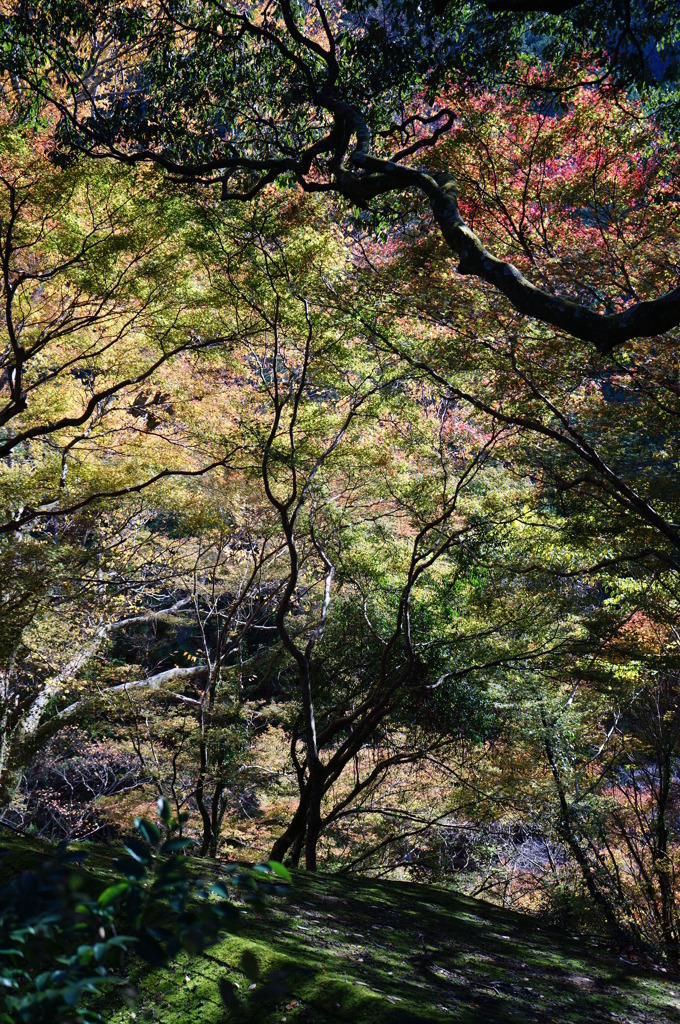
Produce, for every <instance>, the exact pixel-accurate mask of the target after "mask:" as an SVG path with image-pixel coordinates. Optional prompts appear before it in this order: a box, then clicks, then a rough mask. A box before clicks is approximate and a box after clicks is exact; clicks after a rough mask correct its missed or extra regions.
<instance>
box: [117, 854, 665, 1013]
mask: <svg viewBox="0 0 680 1024" xmlns="http://www.w3.org/2000/svg"><path fill="white" fill-rule="evenodd" d="M244 918H245V920H244V924H243V925H242V926H241V927H240V928H239V931H238V933H237V934H234V935H230V936H228V937H227V938H226V939H225V940H224V941H222V942H221V943H220V944H218V945H216V946H213V947H212V948H211V949H210V950H209V951H208V952H207V953H205V954H203V955H202V956H198V957H194V958H191V959H190V958H189V957H186V956H181V957H179V958H177V960H176V961H174V962H173V963H172V964H171V965H170V967H169V968H165V969H163V970H158V971H154V972H149V970H148V968H146V969H145V970H144V972H143V973H142V974H141V975H140V977H139V978H137V979H133V981H134V982H135V985H136V987H137V989H138V992H137V998H136V1000H135V1003H134V1005H131V1006H130V1008H129V1009H128V1008H125V1009H120V1010H117V1011H114V1012H112V1013H111V1014H110V1015H109V1016H108V1018H107V1019H108V1021H109V1022H110V1024H127V1022H129V1021H141V1020H148V1021H152V1020H153V1021H156V1022H158V1024H185V1022H187V1024H189V1022H190V1024H227V1022H232V1021H233V1022H234V1024H246V1022H251V1021H252V1022H257V1024H303V1022H304V1024H326V1022H328V1024H334V1022H347V1024H427V1022H435V1021H436V1022H439V1021H448V1022H450V1024H483V1022H486V1021H489V1022H508V1024H532V1022H536V1024H553V1022H559V1024H570V1022H573V1024H576V1022H578V1024H604V1022H625V1024H675V1022H678V1024H680V978H677V977H675V976H672V975H670V974H666V973H664V972H663V971H662V970H660V969H658V970H652V969H648V968H646V967H645V966H644V965H643V964H640V963H631V962H628V959H627V958H624V957H622V956H620V955H619V953H618V952H615V951H612V950H611V948H609V947H608V944H607V942H606V941H605V940H604V939H601V938H596V937H592V936H584V935H575V934H574V935H571V934H564V933H559V932H558V931H556V930H554V929H551V928H549V927H547V926H544V925H542V924H541V923H540V922H539V921H537V920H536V919H535V918H531V917H528V916H525V915H522V914H518V913H514V912H509V911H504V910H501V909H499V908H497V907H494V906H492V905H490V904H488V903H485V902H482V901H480V900H474V899H468V898H466V897H462V896H458V895H455V894H452V893H451V892H449V891H447V890H445V889H443V888H440V887H438V886H429V885H419V884H413V883H405V882H377V881H375V880H373V879H355V878H351V879H347V878H341V877H338V876H328V875H326V876H324V875H317V876H311V875H308V874H304V873H299V874H297V875H296V877H295V879H294V883H293V885H292V887H291V890H290V893H288V894H285V895H282V896H275V897H271V898H268V900H267V905H266V907H265V909H264V910H259V911H256V910H251V909H249V910H248V911H247V912H246V914H245V915H244ZM220 985H221V988H222V990H223V991H226V992H227V996H228V997H229V1003H230V1005H229V1006H228V1007H225V1003H224V1002H223V999H222V998H221V996H220Z"/></svg>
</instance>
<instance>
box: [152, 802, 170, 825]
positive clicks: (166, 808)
mask: <svg viewBox="0 0 680 1024" xmlns="http://www.w3.org/2000/svg"><path fill="white" fill-rule="evenodd" d="M156 812H157V814H158V817H159V818H160V819H161V821H163V822H165V824H166V825H167V824H169V822H170V818H171V817H172V810H171V808H170V804H169V803H168V801H167V800H166V799H165V797H164V796H159V798H158V802H157V803H156Z"/></svg>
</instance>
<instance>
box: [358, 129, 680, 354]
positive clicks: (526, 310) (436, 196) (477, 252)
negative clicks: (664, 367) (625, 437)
mask: <svg viewBox="0 0 680 1024" xmlns="http://www.w3.org/2000/svg"><path fill="white" fill-rule="evenodd" d="M350 160H351V162H352V163H353V164H357V163H358V164H359V165H360V166H362V167H363V168H364V170H365V173H364V174H363V175H359V176H357V175H356V174H353V173H352V172H345V173H344V174H342V175H341V176H340V180H339V188H340V191H342V192H343V194H345V195H346V196H347V198H349V199H350V200H352V201H354V202H357V203H359V204H361V203H363V204H365V203H366V202H367V201H368V200H370V199H372V198H375V197H377V196H379V195H385V194H386V193H388V192H393V191H401V190H404V189H407V188H415V189H418V191H420V192H422V193H423V194H424V195H425V196H427V198H428V200H429V202H430V206H431V209H432V213H433V215H434V219H435V221H436V222H437V224H438V226H439V228H440V230H441V233H442V235H443V237H444V240H445V241H446V243H447V244H448V246H449V248H450V249H451V250H452V251H453V252H454V253H455V254H456V255H457V257H458V260H459V263H458V271H459V273H461V274H469V275H471V276H474V277H478V278H479V279H480V280H482V281H486V282H487V284H490V285H492V286H493V287H494V288H495V289H496V290H497V291H499V292H501V293H502V294H503V295H505V297H506V298H507V299H508V300H509V301H510V302H511V304H512V305H513V306H514V307H515V309H516V310H517V311H518V312H520V313H522V314H523V315H525V316H528V317H531V318H532V319H534V320H540V321H541V322H542V323H545V324H549V325H550V326H551V327H556V328H558V329H559V330H562V331H564V332H565V333H566V334H569V335H571V337H573V338H578V339H579V340H581V341H586V342H588V343H590V344H591V345H593V346H594V348H596V349H597V351H598V352H600V353H602V354H603V355H607V354H609V353H610V352H611V351H612V350H613V349H614V348H616V347H617V346H619V345H622V344H623V343H624V342H626V341H630V340H632V339H633V338H652V337H656V336H657V335H659V334H665V333H666V331H670V330H672V329H673V328H675V327H677V326H678V325H680V287H679V288H674V289H673V290H672V291H669V292H666V294H665V295H661V296H659V298H657V299H649V300H645V301H643V302H637V303H635V304H634V305H633V306H630V307H629V308H628V309H625V310H622V311H621V312H620V313H597V312H596V311H595V310H592V309H589V308H588V307H587V306H583V305H581V304H580V303H578V302H575V301H574V300H573V299H569V298H566V297H564V296H560V295H553V294H551V293H550V292H546V291H544V290H543V289H542V288H537V287H536V285H534V284H532V283H531V281H529V280H528V279H527V278H526V277H524V275H523V274H522V273H521V271H519V270H518V269H517V267H515V266H513V265H512V264H511V263H508V262H506V261H505V260H501V259H499V258H498V257H497V256H494V255H493V253H491V252H489V250H488V249H487V248H486V247H485V245H484V243H483V242H482V240H481V239H480V238H479V236H478V235H476V234H475V232H474V231H473V230H472V229H471V228H470V227H468V225H467V224H466V223H465V221H464V220H463V218H462V216H461V214H460V210H459V208H458V193H457V187H456V184H455V179H454V177H453V175H451V174H443V173H440V172H436V171H432V172H430V171H427V170H422V169H418V168H412V167H405V166H403V165H402V164H398V163H395V162H394V161H390V160H380V159H377V158H376V157H371V156H366V155H365V151H364V149H363V143H360V145H359V146H358V148H357V149H356V150H355V151H354V153H353V154H352V155H351V157H350Z"/></svg>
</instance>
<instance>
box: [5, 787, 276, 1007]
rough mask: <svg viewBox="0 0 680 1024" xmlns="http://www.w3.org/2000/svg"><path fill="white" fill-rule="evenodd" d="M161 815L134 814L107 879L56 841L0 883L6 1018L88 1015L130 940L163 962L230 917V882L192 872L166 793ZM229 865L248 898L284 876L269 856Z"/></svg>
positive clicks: (219, 929) (206, 941) (233, 916)
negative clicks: (49, 854) (131, 830)
mask: <svg viewBox="0 0 680 1024" xmlns="http://www.w3.org/2000/svg"><path fill="white" fill-rule="evenodd" d="M158 816H159V823H158V824H155V823H154V822H152V821H148V820H146V819H140V818H135V830H136V835H134V836H131V837H129V838H128V839H126V840H125V841H124V848H125V855H124V856H123V857H121V858H119V859H117V860H116V861H115V862H114V865H113V868H114V872H115V874H113V876H111V875H109V878H108V882H109V884H107V885H106V886H105V887H104V888H101V886H97V879H96V877H95V876H94V875H92V874H87V873H86V872H85V871H83V869H82V861H83V859H84V856H85V855H84V854H83V853H81V852H80V851H79V852H77V853H75V852H71V851H69V850H68V849H67V848H66V846H65V845H62V846H60V847H58V849H57V852H56V856H55V857H54V859H53V860H52V861H51V862H50V863H48V864H45V865H43V866H41V867H39V868H37V869H35V870H27V871H24V872H23V873H22V874H21V875H20V876H19V877H17V878H15V879H13V880H12V881H10V882H9V883H7V884H6V885H4V886H3V887H2V889H0V907H1V908H2V909H1V910H0V1022H2V1024H65V1022H72V1021H73V1022H74V1021H78V1022H80V1024H94V1022H96V1021H99V1020H101V1017H100V1015H99V1013H98V1012H97V1009H96V999H95V997H96V996H97V995H99V994H101V993H102V991H103V990H104V989H106V988H107V986H110V985H111V984H113V983H115V982H116V981H118V980H119V979H118V977H117V976H116V975H115V973H112V971H113V969H115V968H116V967H120V965H121V963H122V959H123V956H124V954H125V953H126V952H127V951H128V950H132V951H134V952H135V954H136V955H138V956H139V957H141V958H143V959H144V960H146V961H147V962H148V963H150V964H151V965H153V966H160V965H162V964H164V963H166V962H167V961H168V959H169V958H171V957H172V956H174V955H175V954H176V953H177V952H178V951H179V950H180V949H184V950H187V951H188V952H190V953H191V954H198V953H200V952H201V951H202V950H203V949H204V948H205V947H206V946H208V945H210V944H211V943H213V942H215V941H216V940H217V938H219V936H220V935H221V934H222V933H223V932H224V931H225V930H226V929H227V928H230V927H234V925H235V923H236V921H237V919H238V910H237V909H236V907H235V906H234V904H233V902H232V899H231V898H230V893H229V891H228V889H227V886H226V885H225V884H224V883H223V882H217V883H215V884H209V883H206V882H205V881H203V880H202V879H200V878H198V877H196V873H195V869H194V868H193V867H192V865H191V862H190V861H189V860H188V858H187V856H186V854H185V851H186V849H187V847H188V846H190V845H191V842H192V841H191V840H190V839H184V838H182V837H180V836H179V834H178V833H179V828H180V825H181V823H182V822H181V821H179V820H176V819H174V818H173V817H172V816H171V811H170V805H169V804H168V803H167V801H166V800H164V799H162V798H161V799H160V800H159V801H158ZM4 855H5V857H7V856H8V855H9V853H8V851H5V853H4ZM225 870H226V872H227V873H228V875H229V879H228V880H229V885H230V888H231V889H238V890H239V891H240V893H241V894H242V895H245V897H246V898H250V899H257V898H261V897H262V896H263V895H264V894H265V893H266V892H267V891H268V890H270V889H271V888H272V887H273V886H278V885H279V884H280V882H281V880H285V881H287V880H289V876H288V873H287V872H286V871H285V869H284V868H282V867H281V866H280V865H279V864H275V863H270V864H268V865H257V866H255V867H254V868H252V869H243V868H242V867H238V866H235V865H234V866H232V865H228V866H226V868H225ZM97 889H99V891H97ZM214 897H217V898H214Z"/></svg>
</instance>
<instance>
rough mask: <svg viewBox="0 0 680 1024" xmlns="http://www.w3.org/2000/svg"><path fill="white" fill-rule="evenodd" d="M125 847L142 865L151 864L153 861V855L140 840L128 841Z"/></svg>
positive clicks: (132, 839)
mask: <svg viewBox="0 0 680 1024" xmlns="http://www.w3.org/2000/svg"><path fill="white" fill-rule="evenodd" d="M123 846H124V847H125V849H126V850H127V852H128V853H129V854H130V856H131V857H132V858H133V860H136V861H139V863H140V864H149V863H150V861H151V855H150V853H149V851H148V850H147V848H146V846H145V845H144V843H140V842H139V840H138V839H135V838H134V837H132V838H130V839H126V840H125V842H124V843H123Z"/></svg>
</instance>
